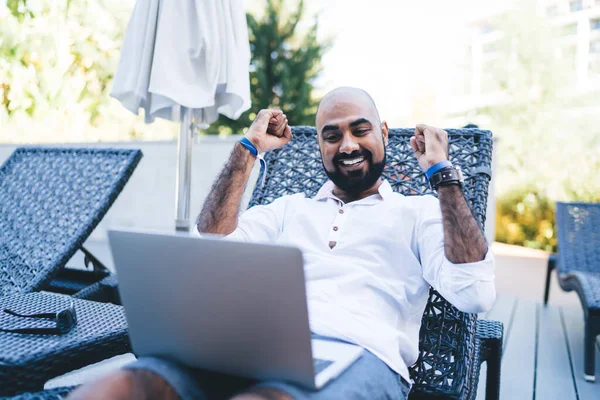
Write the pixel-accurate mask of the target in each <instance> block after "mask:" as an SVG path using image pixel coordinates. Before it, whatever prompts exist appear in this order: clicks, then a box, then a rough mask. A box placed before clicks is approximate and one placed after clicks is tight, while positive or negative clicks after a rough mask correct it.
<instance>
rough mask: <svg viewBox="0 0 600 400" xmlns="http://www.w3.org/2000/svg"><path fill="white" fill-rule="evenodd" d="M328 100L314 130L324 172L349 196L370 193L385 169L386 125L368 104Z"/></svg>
mask: <svg viewBox="0 0 600 400" xmlns="http://www.w3.org/2000/svg"><path fill="white" fill-rule="evenodd" d="M353 97H355V96H348V97H347V98H345V99H335V98H334V99H328V101H327V102H326V103H325V104H322V105H321V107H320V108H319V115H318V116H317V130H318V135H319V146H320V148H321V156H322V161H323V167H324V168H325V172H326V173H327V176H328V177H329V179H331V181H332V182H333V183H334V184H335V185H336V186H337V187H339V188H340V189H342V190H343V191H345V192H346V193H348V194H352V195H357V194H359V193H361V192H363V191H365V190H367V189H370V188H371V187H372V186H373V185H374V184H375V183H376V182H377V180H378V179H379V177H380V176H381V173H382V172H383V168H384V166H385V161H386V160H385V145H386V144H387V133H388V132H387V125H386V124H385V122H384V123H383V124H380V123H379V118H378V115H377V111H376V110H375V107H374V105H373V104H372V103H371V102H370V100H367V99H364V98H361V97H357V98H353Z"/></svg>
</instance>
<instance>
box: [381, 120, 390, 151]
mask: <svg viewBox="0 0 600 400" xmlns="http://www.w3.org/2000/svg"><path fill="white" fill-rule="evenodd" d="M388 130H389V128H388V124H387V122H385V121H381V135H382V136H383V143H384V144H385V145H386V146H387V145H388Z"/></svg>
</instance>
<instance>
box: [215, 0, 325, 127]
mask: <svg viewBox="0 0 600 400" xmlns="http://www.w3.org/2000/svg"><path fill="white" fill-rule="evenodd" d="M303 17H304V0H299V1H298V3H297V6H296V7H291V6H290V2H289V1H287V2H285V1H284V0H265V10H264V15H262V16H261V17H256V16H253V15H251V14H248V15H247V21H248V29H249V36H250V51H251V53H252V62H251V68H250V69H251V72H250V86H251V90H250V93H251V101H252V107H251V109H250V110H248V111H247V112H245V113H244V114H242V116H241V117H240V118H239V119H238V120H235V121H234V120H230V119H228V118H226V117H223V116H221V117H220V119H219V121H218V122H217V123H215V124H213V126H212V127H211V128H210V129H209V130H208V133H212V134H214V133H241V132H242V131H243V130H244V128H247V127H248V126H249V125H250V123H251V122H252V121H253V120H254V118H255V116H256V113H258V111H259V110H261V109H263V108H278V109H281V110H283V111H284V112H285V114H286V116H287V118H288V121H289V122H290V124H292V125H313V124H314V119H315V114H316V111H317V105H318V100H319V99H317V98H315V97H314V95H313V93H312V90H313V83H314V80H315V79H316V78H317V76H318V75H319V73H320V72H321V64H320V61H321V57H322V56H323V54H324V53H325V51H326V50H327V49H328V47H329V43H319V42H318V40H317V28H318V24H317V22H316V21H315V23H314V24H310V26H309V27H308V28H306V29H304V31H300V27H301V25H303V24H302V22H303Z"/></svg>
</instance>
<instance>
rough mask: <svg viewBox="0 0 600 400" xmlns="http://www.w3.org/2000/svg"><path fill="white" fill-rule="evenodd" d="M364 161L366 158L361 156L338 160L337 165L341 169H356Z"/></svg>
mask: <svg viewBox="0 0 600 400" xmlns="http://www.w3.org/2000/svg"><path fill="white" fill-rule="evenodd" d="M365 160H366V158H365V157H364V156H361V157H356V158H349V159H343V160H340V161H338V164H339V165H341V166H342V167H346V168H350V167H356V166H358V165H361V164H362V163H363V162H364V161H365Z"/></svg>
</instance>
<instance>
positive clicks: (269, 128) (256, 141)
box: [244, 110, 292, 153]
mask: <svg viewBox="0 0 600 400" xmlns="http://www.w3.org/2000/svg"><path fill="white" fill-rule="evenodd" d="M244 136H245V137H246V139H248V140H250V141H251V142H252V144H253V145H254V146H256V149H257V150H258V152H259V153H263V152H265V151H269V150H273V149H278V148H280V147H283V146H284V145H285V144H286V143H287V142H289V141H290V140H292V129H291V128H290V126H289V125H288V120H287V118H286V117H285V114H284V113H283V112H282V111H280V110H260V111H259V112H258V114H257V115H256V118H255V119H254V122H252V125H250V128H249V129H248V132H246V135H244Z"/></svg>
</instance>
